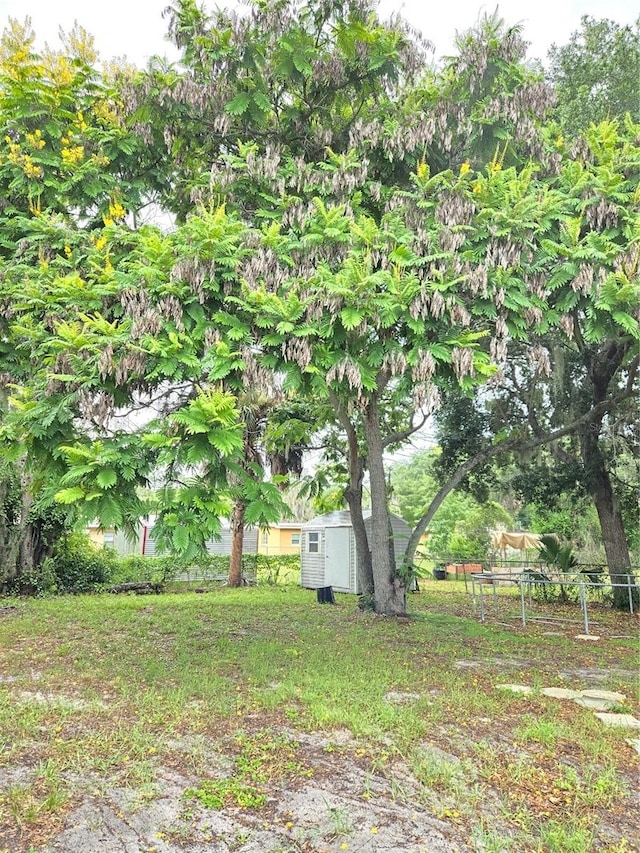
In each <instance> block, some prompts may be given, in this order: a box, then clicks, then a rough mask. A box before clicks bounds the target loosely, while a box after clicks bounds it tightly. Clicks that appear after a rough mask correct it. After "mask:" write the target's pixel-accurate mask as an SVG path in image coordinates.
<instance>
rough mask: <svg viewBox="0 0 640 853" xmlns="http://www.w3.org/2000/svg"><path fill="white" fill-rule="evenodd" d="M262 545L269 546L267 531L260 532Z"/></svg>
mask: <svg viewBox="0 0 640 853" xmlns="http://www.w3.org/2000/svg"><path fill="white" fill-rule="evenodd" d="M262 544H263V545H268V544H269V531H268V530H263V531H262Z"/></svg>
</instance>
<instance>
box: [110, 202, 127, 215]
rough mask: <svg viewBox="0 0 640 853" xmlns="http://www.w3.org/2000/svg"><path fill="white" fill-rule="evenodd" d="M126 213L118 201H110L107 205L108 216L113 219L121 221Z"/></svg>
mask: <svg viewBox="0 0 640 853" xmlns="http://www.w3.org/2000/svg"><path fill="white" fill-rule="evenodd" d="M125 213H126V210H125V209H124V207H123V206H122V205H121V204H120V202H119V201H112V202H110V204H109V216H112V217H113V218H114V219H122V218H123V217H124V215H125Z"/></svg>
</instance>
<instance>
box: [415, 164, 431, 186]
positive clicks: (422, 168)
mask: <svg viewBox="0 0 640 853" xmlns="http://www.w3.org/2000/svg"><path fill="white" fill-rule="evenodd" d="M416 174H417V176H418V177H419V178H420V180H421V181H424V180H425V179H426V178H428V177H429V166H428V165H427V163H425V161H424V160H421V161H420V162H419V163H418V168H417V169H416Z"/></svg>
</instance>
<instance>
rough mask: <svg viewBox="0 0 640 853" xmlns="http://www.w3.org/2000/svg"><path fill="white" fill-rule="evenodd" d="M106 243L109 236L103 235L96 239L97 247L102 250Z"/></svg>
mask: <svg viewBox="0 0 640 853" xmlns="http://www.w3.org/2000/svg"><path fill="white" fill-rule="evenodd" d="M106 245H107V238H106V237H105V236H104V235H103V236H102V237H98V239H97V240H96V249H97V250H98V251H99V252H101V251H102V250H103V249H104V247H105V246H106Z"/></svg>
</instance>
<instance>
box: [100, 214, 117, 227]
mask: <svg viewBox="0 0 640 853" xmlns="http://www.w3.org/2000/svg"><path fill="white" fill-rule="evenodd" d="M102 221H103V222H104V224H105V225H106V226H107V228H109V227H110V226H111V225H114V224H115V223H114V221H113V219H112V218H111V217H110V216H103V217H102Z"/></svg>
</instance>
